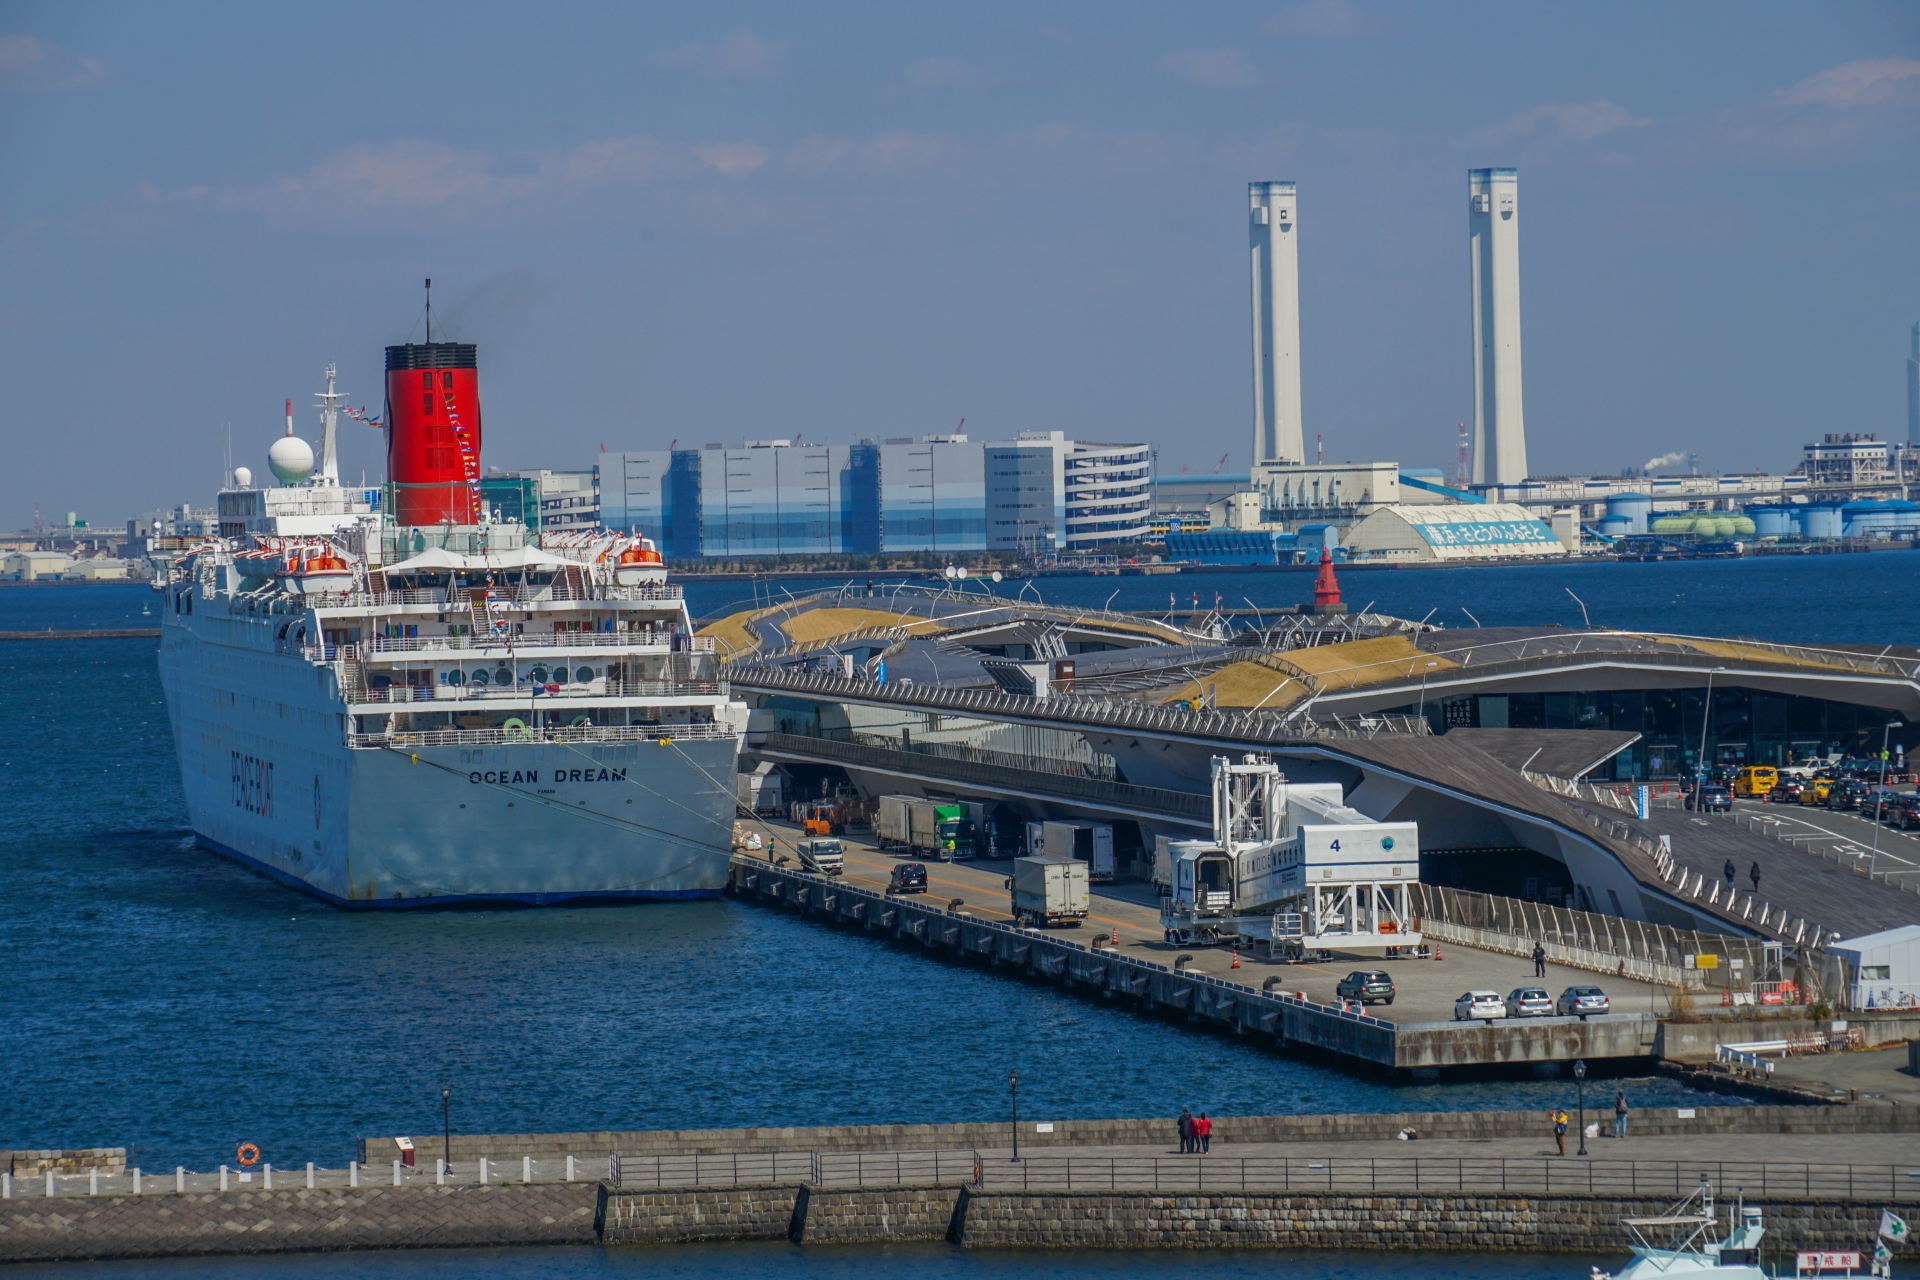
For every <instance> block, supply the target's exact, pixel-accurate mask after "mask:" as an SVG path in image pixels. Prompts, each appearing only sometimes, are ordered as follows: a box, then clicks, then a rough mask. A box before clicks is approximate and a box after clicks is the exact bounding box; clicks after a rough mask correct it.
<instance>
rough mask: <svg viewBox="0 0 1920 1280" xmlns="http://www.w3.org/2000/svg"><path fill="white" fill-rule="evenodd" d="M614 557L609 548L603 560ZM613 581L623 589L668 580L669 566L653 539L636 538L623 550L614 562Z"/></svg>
mask: <svg viewBox="0 0 1920 1280" xmlns="http://www.w3.org/2000/svg"><path fill="white" fill-rule="evenodd" d="M612 555H613V551H612V549H611V548H609V549H608V550H607V551H606V552H605V553H604V554H603V555H602V557H601V558H602V559H607V558H609V557H611V556H612ZM613 580H614V581H615V582H617V583H619V584H620V585H621V586H623V587H637V586H640V585H642V584H644V583H649V582H655V583H657V582H665V581H666V580H667V566H666V565H665V563H664V562H662V560H661V559H660V553H659V552H658V551H657V550H655V549H654V545H653V540H652V539H651V538H635V539H633V540H632V541H631V542H629V543H628V544H627V545H626V547H625V548H624V549H623V550H621V552H620V555H619V558H618V559H617V560H616V561H615V562H614V568H613Z"/></svg>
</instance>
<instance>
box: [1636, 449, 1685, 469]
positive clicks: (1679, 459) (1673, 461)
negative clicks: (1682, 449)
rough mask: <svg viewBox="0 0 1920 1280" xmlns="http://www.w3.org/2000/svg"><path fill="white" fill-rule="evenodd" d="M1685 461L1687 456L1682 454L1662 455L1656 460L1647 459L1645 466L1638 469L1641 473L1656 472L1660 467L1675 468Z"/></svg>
mask: <svg viewBox="0 0 1920 1280" xmlns="http://www.w3.org/2000/svg"><path fill="white" fill-rule="evenodd" d="M1686 460H1687V455H1686V454H1684V453H1663V454H1661V455H1660V456H1659V457H1657V458H1648V459H1647V465H1646V466H1644V467H1641V468H1640V469H1641V470H1642V471H1658V470H1659V469H1660V468H1662V467H1677V466H1679V465H1680V464H1681V463H1683V462H1685V461H1686Z"/></svg>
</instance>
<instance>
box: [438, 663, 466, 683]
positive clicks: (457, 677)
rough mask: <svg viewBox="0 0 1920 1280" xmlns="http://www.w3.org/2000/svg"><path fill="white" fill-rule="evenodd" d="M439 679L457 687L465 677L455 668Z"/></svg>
mask: <svg viewBox="0 0 1920 1280" xmlns="http://www.w3.org/2000/svg"><path fill="white" fill-rule="evenodd" d="M441 678H442V679H444V680H445V681H446V682H447V683H448V684H453V685H457V684H459V683H461V682H462V681H463V680H465V679H466V677H465V676H464V675H462V674H461V673H460V668H458V667H455V668H454V669H453V670H451V671H449V672H447V673H446V674H445V675H444V676H442V677H441Z"/></svg>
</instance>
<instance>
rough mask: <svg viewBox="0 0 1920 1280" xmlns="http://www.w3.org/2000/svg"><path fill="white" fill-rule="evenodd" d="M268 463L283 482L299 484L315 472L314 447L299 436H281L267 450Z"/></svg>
mask: <svg viewBox="0 0 1920 1280" xmlns="http://www.w3.org/2000/svg"><path fill="white" fill-rule="evenodd" d="M267 465H268V466H269V467H271V468H273V474H274V476H275V477H276V478H277V479H278V480H279V481H280V483H281V484H298V483H300V482H301V481H302V480H305V479H306V478H307V477H308V476H310V475H312V474H313V448H312V446H310V445H309V444H308V443H307V442H306V441H305V440H302V439H301V438H300V437H299V436H291V435H289V436H281V437H280V438H279V439H278V440H275V441H274V442H273V448H271V449H269V450H267Z"/></svg>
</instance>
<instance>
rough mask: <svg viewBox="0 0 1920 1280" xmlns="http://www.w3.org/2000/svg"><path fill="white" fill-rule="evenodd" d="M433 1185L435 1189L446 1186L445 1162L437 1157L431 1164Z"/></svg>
mask: <svg viewBox="0 0 1920 1280" xmlns="http://www.w3.org/2000/svg"><path fill="white" fill-rule="evenodd" d="M433 1185H434V1186H436V1187H444V1186H446V1185H447V1162H446V1161H445V1160H442V1159H440V1158H439V1157H435V1158H434V1162H433Z"/></svg>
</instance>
